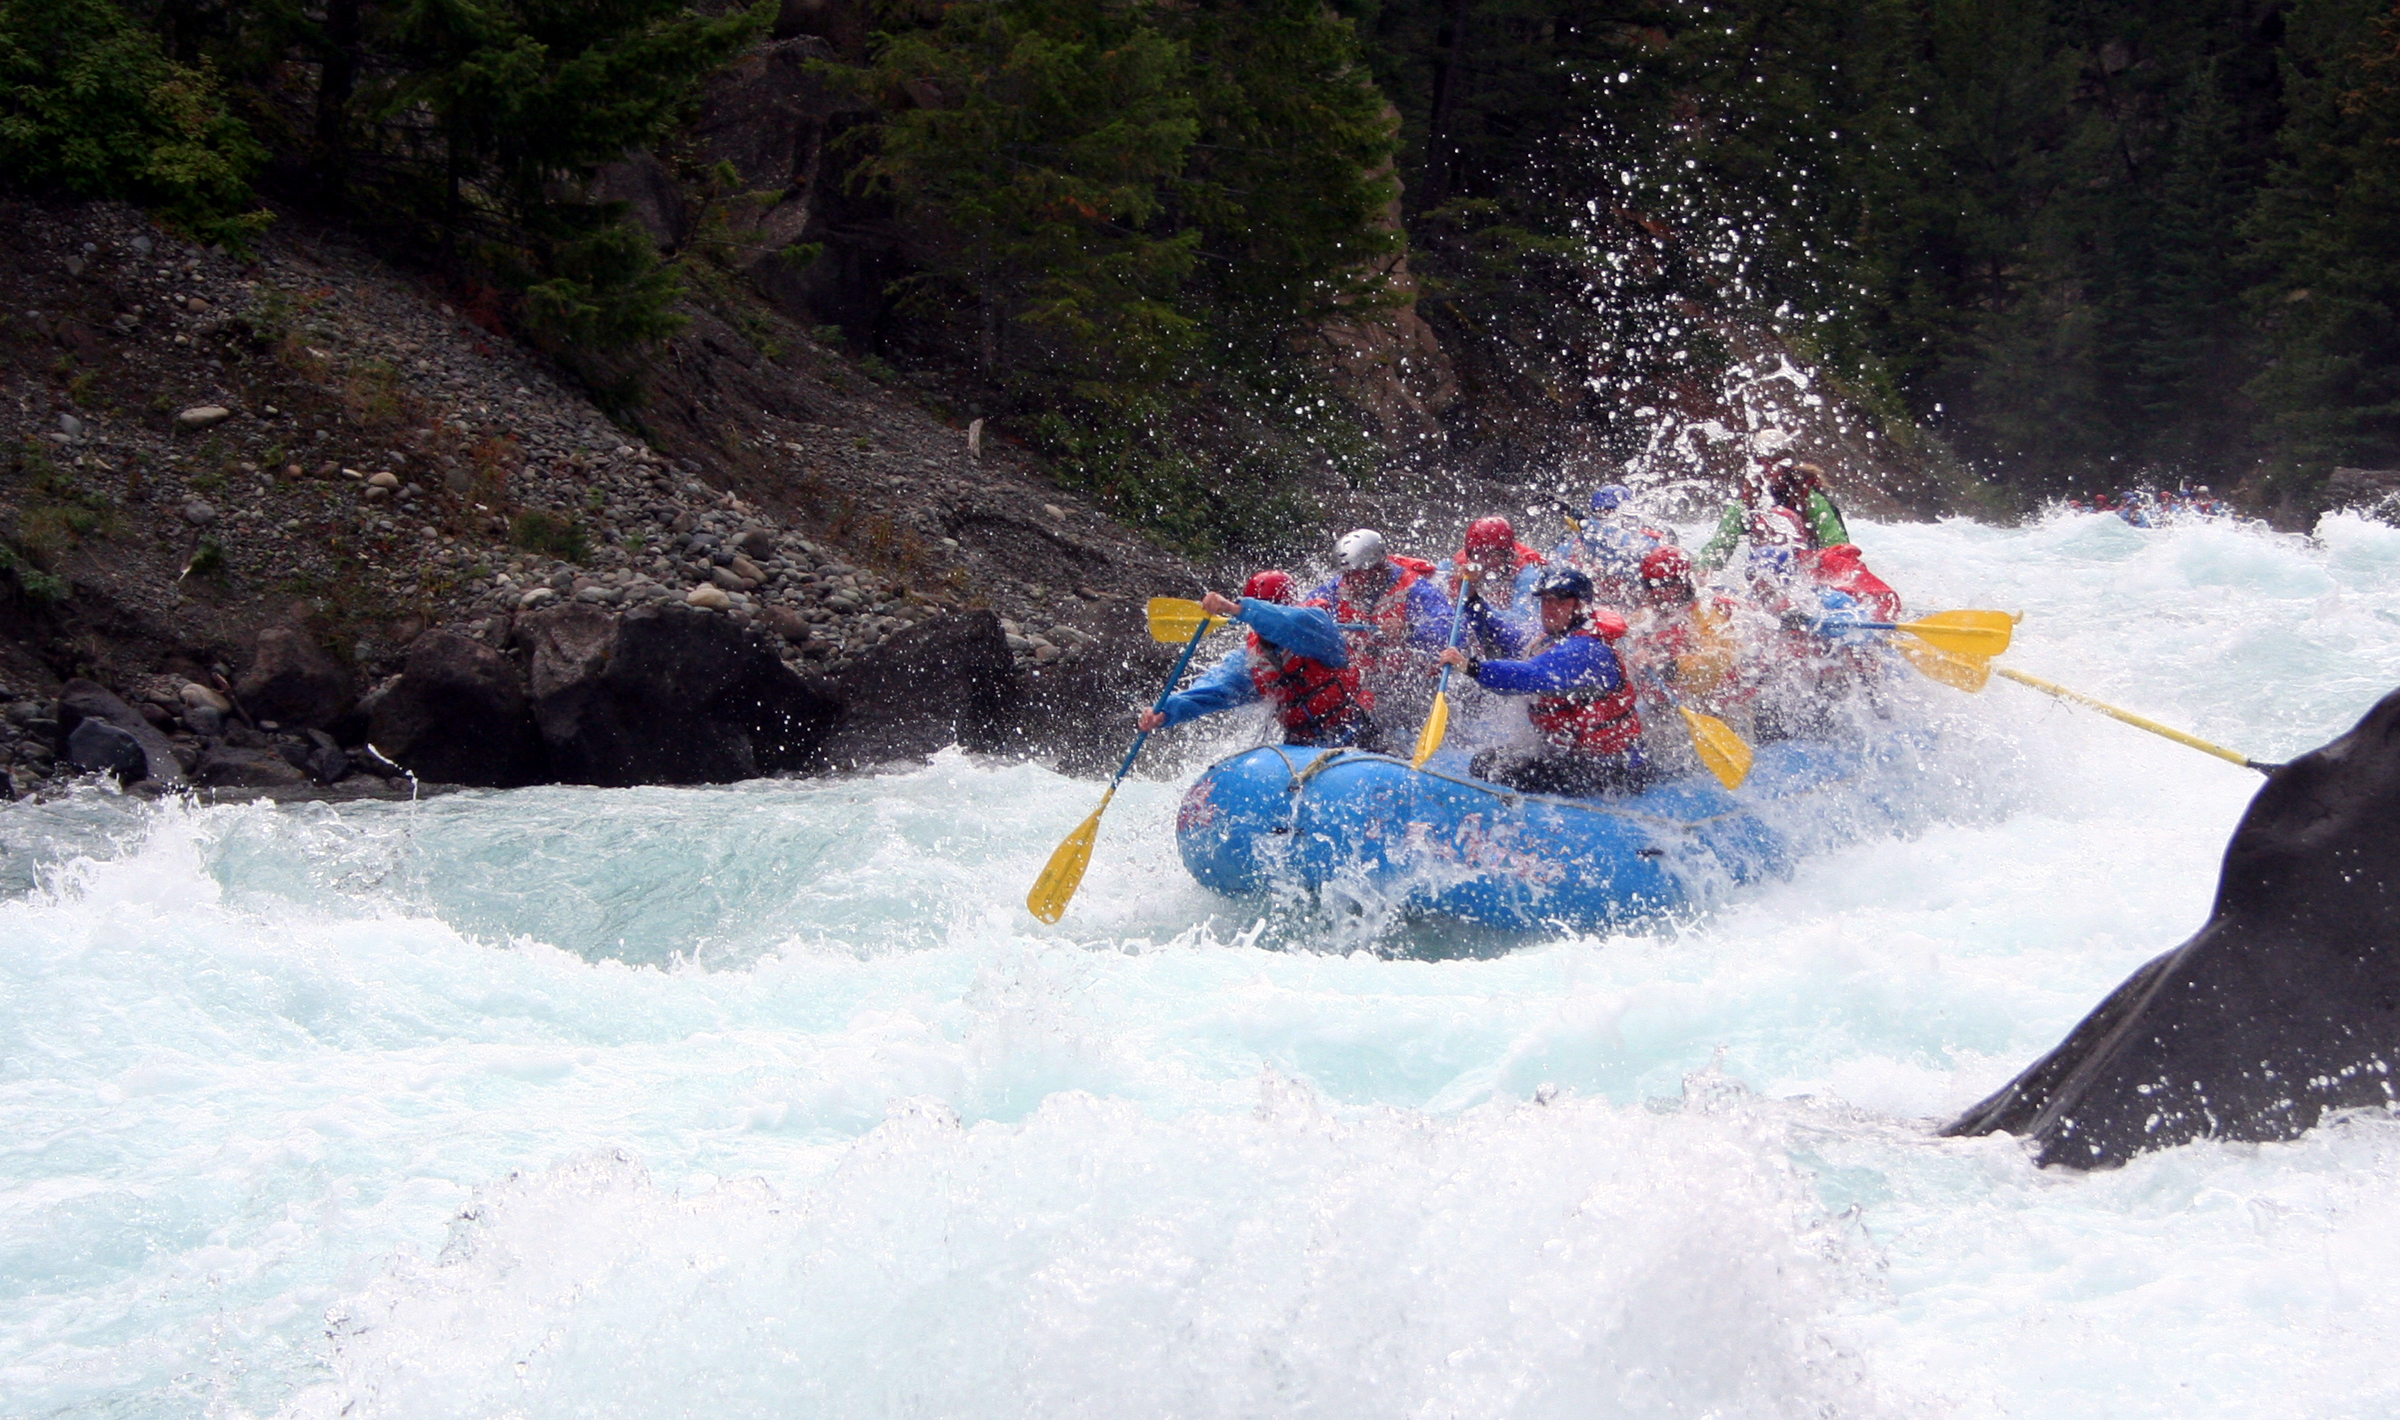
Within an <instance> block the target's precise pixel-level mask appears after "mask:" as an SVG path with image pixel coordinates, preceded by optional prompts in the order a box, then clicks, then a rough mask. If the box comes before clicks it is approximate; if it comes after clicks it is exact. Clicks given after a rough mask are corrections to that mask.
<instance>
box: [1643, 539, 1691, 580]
mask: <svg viewBox="0 0 2400 1420" xmlns="http://www.w3.org/2000/svg"><path fill="white" fill-rule="evenodd" d="M1691 580H1692V555H1691V554H1690V553H1688V552H1686V551H1684V550H1683V549H1682V548H1680V547H1662V548H1659V549H1658V550H1656V551H1655V552H1652V553H1651V554H1650V555H1649V556H1648V557H1645V558H1643V559H1642V585H1643V586H1645V587H1659V586H1665V585H1667V584H1668V583H1671V582H1689V581H1691Z"/></svg>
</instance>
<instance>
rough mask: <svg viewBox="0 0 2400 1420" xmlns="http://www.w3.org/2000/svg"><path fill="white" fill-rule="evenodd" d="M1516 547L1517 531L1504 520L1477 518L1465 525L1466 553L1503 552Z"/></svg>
mask: <svg viewBox="0 0 2400 1420" xmlns="http://www.w3.org/2000/svg"><path fill="white" fill-rule="evenodd" d="M1516 545H1517V530H1516V529H1515V528H1513V527H1510V526H1509V525H1508V519H1506V518H1477V519H1476V520H1475V521H1473V522H1471V523H1469V524H1467V551H1469V552H1505V551H1507V550H1508V549H1510V548H1512V547H1515V546H1516Z"/></svg>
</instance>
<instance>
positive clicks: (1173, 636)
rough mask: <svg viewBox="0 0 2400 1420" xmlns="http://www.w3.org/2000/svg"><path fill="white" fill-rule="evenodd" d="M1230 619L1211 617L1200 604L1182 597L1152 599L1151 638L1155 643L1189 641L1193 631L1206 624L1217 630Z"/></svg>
mask: <svg viewBox="0 0 2400 1420" xmlns="http://www.w3.org/2000/svg"><path fill="white" fill-rule="evenodd" d="M1229 619H1230V618H1227V617H1222V616H1210V615H1209V614H1208V613H1207V612H1205V611H1202V610H1201V609H1200V603H1198V602H1195V601H1186V600H1184V599H1183V598H1182V597H1152V598H1151V599H1150V638H1151V639H1152V640H1154V641H1177V642H1181V641H1189V640H1191V639H1192V631H1193V629H1194V628H1196V627H1198V626H1199V625H1200V624H1201V623H1203V622H1205V623H1207V625H1208V629H1209V630H1211V631H1214V630H1216V629H1217V628H1218V627H1220V626H1223V625H1224V624H1225V623H1226V621H1228V620H1229Z"/></svg>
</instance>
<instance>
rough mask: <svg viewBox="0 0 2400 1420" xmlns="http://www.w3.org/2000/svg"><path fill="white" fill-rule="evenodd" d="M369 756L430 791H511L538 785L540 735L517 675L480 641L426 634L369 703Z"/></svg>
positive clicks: (444, 633)
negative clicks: (469, 787) (458, 787)
mask: <svg viewBox="0 0 2400 1420" xmlns="http://www.w3.org/2000/svg"><path fill="white" fill-rule="evenodd" d="M367 740H368V742H369V743H370V744H371V745H373V746H374V748H375V751H376V753H378V754H381V755H382V756H384V757H385V758H386V759H388V760H391V761H392V762H394V763H397V764H399V765H401V766H402V767H404V768H406V769H407V770H408V771H409V772H410V773H412V774H414V775H416V776H417V777H418V778H420V779H425V780H429V781H431V782H433V783H437V784H473V785H477V786H480V787H484V788H494V789H513V788H516V787H517V786H519V785H523V784H536V783H540V782H542V781H543V780H544V779H545V778H546V777H547V776H546V775H545V773H544V772H543V763H542V742H541V736H540V735H539V733H538V732H537V731H536V730H535V728H534V722H533V710H532V707H531V706H530V705H529V704H528V703H527V701H526V698H525V686H524V684H523V682H522V681H520V680H519V678H518V674H517V668H516V666H515V665H514V664H512V663H511V662H510V661H509V659H508V658H507V657H506V656H503V655H501V654H500V653H499V652H498V651H495V650H493V649H492V648H491V647H489V646H486V645H484V644H483V643H482V642H480V641H473V640H469V639H468V638H466V637H464V636H457V635H453V634H451V633H450V632H447V631H429V632H427V633H426V634H424V635H423V636H420V637H418V638H417V639H416V641H415V642H413V643H412V644H411V645H410V646H409V648H408V660H407V661H406V662H404V663H403V664H402V666H401V669H400V678H399V679H398V680H396V681H394V682H393V683H392V684H391V685H389V686H387V687H386V688H384V689H383V690H380V691H378V692H376V694H375V695H373V696H372V697H370V699H369V704H368V706H367Z"/></svg>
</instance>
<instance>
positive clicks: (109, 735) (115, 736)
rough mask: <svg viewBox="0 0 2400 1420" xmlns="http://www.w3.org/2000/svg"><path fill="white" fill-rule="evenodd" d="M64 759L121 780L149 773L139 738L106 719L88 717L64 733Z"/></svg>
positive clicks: (130, 781) (145, 776)
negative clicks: (65, 753) (65, 746)
mask: <svg viewBox="0 0 2400 1420" xmlns="http://www.w3.org/2000/svg"><path fill="white" fill-rule="evenodd" d="M67 763H69V764H72V765H74V766H75V767H76V768H77V769H92V770H97V771H99V772H100V773H103V774H114V775H115V776H117V780H118V782H120V783H127V784H130V783H133V782H135V781H137V780H141V779H147V778H149V777H150V764H149V759H148V756H146V755H144V754H143V753H142V742H141V741H140V740H137V739H135V738H134V737H133V736H132V735H131V734H130V733H129V732H127V731H124V730H120V729H118V728H117V727H116V726H114V725H112V724H110V723H108V722H107V721H106V720H95V719H91V718H89V717H87V718H85V720H84V721H83V723H82V724H79V725H77V726H76V727H75V732H74V733H73V734H71V735H68V736H67Z"/></svg>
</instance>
